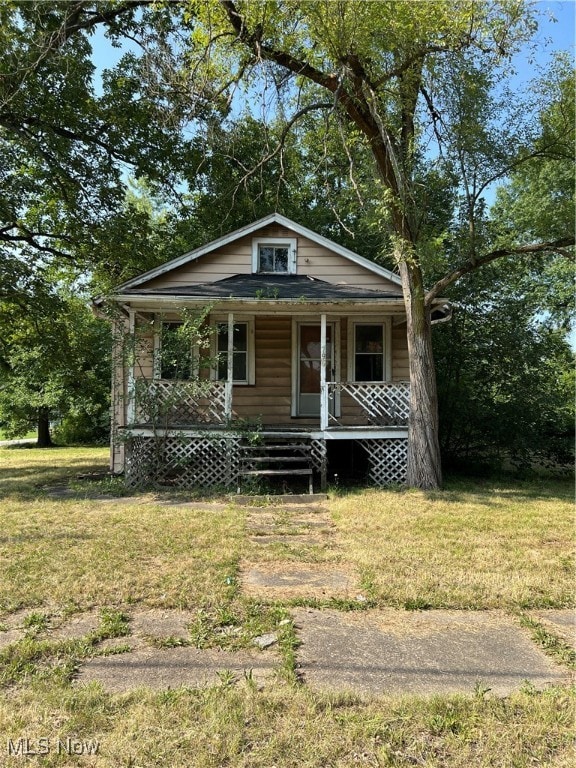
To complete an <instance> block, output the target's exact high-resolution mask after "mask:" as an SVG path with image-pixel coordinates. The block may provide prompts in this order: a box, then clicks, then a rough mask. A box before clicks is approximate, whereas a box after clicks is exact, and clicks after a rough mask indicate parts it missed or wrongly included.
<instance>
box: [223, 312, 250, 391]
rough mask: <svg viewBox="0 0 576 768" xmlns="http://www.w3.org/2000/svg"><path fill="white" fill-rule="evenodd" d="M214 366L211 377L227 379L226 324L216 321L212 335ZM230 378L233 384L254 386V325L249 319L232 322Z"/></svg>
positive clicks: (225, 322)
mask: <svg viewBox="0 0 576 768" xmlns="http://www.w3.org/2000/svg"><path fill="white" fill-rule="evenodd" d="M214 337H215V339H214V352H215V364H214V367H213V371H212V377H213V378H214V379H216V380H217V381H226V380H227V378H228V322H227V321H224V320H217V322H216V333H215V334H214ZM232 377H233V381H234V384H254V380H255V373H254V324H253V321H252V320H251V319H245V320H244V319H243V320H234V328H233V333H232Z"/></svg>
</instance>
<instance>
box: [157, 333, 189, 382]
mask: <svg viewBox="0 0 576 768" xmlns="http://www.w3.org/2000/svg"><path fill="white" fill-rule="evenodd" d="M158 354H159V361H158V362H159V364H158V363H157V364H156V369H157V370H159V373H160V378H161V379H173V380H187V379H191V378H192V376H193V374H194V358H193V348H192V343H191V341H190V337H189V336H188V335H186V334H184V333H183V326H182V323H166V322H163V323H162V330H161V335H160V345H159V350H158ZM156 375H158V374H156Z"/></svg>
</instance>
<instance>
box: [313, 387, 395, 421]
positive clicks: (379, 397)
mask: <svg viewBox="0 0 576 768" xmlns="http://www.w3.org/2000/svg"><path fill="white" fill-rule="evenodd" d="M328 387H329V390H328V391H329V397H330V398H333V397H334V396H335V393H336V392H337V391H339V392H340V393H343V392H344V393H346V394H348V395H350V397H351V398H352V399H353V400H354V401H355V402H356V403H358V405H359V406H360V407H361V408H362V412H363V413H364V415H365V417H366V420H367V422H368V423H369V424H372V425H374V426H378V427H389V426H404V425H406V424H408V415H409V413H410V383H409V382H407V381H400V382H395V383H393V384H392V383H390V382H384V381H382V382H371V383H364V382H352V381H341V382H329V384H328ZM330 418H331V420H332V421H335V422H337V423H338V419H336V417H334V416H330Z"/></svg>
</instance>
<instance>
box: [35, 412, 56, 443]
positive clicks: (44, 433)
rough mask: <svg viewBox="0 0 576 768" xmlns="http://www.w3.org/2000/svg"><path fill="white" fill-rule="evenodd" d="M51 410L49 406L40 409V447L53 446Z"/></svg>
mask: <svg viewBox="0 0 576 768" xmlns="http://www.w3.org/2000/svg"><path fill="white" fill-rule="evenodd" d="M52 445H53V443H52V438H51V437H50V411H49V410H48V409H47V408H39V409H38V442H37V446H38V448H51V447H52Z"/></svg>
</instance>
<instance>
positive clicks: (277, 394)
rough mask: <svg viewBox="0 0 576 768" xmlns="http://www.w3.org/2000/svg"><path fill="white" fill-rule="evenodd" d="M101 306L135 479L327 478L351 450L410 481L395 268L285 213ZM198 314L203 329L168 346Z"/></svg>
mask: <svg viewBox="0 0 576 768" xmlns="http://www.w3.org/2000/svg"><path fill="white" fill-rule="evenodd" d="M99 305H100V309H101V310H102V308H103V306H104V305H107V306H108V307H111V306H112V307H115V308H116V310H117V312H116V317H115V320H114V323H115V331H116V333H115V336H116V352H117V354H116V362H115V366H114V368H115V370H114V377H113V378H114V381H113V402H114V409H113V410H114V413H113V430H112V462H111V463H112V469H113V471H115V472H122V471H124V472H125V474H126V478H127V481H128V483H129V484H131V485H138V484H141V483H143V482H146V481H147V480H150V479H155V480H156V481H158V482H165V483H172V484H175V485H176V486H179V487H187V486H191V485H220V484H223V485H231V486H236V485H237V484H238V485H241V484H242V481H243V480H245V479H248V478H250V477H261V476H266V477H276V476H278V477H279V478H280V477H284V478H285V479H284V482H286V479H288V480H290V478H294V477H298V476H300V475H301V476H302V478H303V479H304V480H308V481H309V484H310V487H311V488H312V484H313V482H318V481H319V482H320V485H321V486H322V487H325V486H326V483H327V480H329V479H331V476H332V475H333V474H335V473H336V470H338V469H340V468H342V467H344V468H345V467H346V466H347V465H349V464H350V461H351V460H352V457H355V460H356V461H358V460H361V457H364V461H365V464H366V470H367V472H368V476H369V479H370V481H371V482H372V483H374V484H376V485H385V484H388V483H396V482H402V481H403V479H404V477H405V471H406V454H407V441H408V411H409V397H410V385H409V381H408V379H409V369H408V349H407V341H406V316H405V310H404V301H403V298H402V290H401V285H400V279H399V277H398V276H397V275H396V274H394V273H393V272H391V271H389V270H387V269H384V268H383V267H381V266H379V265H377V264H375V263H374V262H372V261H369V260H368V259H365V258H363V257H362V256H359V255H358V254H356V253H353V252H352V251H350V250H348V249H346V248H343V247H342V246H340V245H337V244H336V243H334V242H332V241H330V240H328V239H326V238H325V237H322V236H320V235H318V234H316V233H314V232H312V231H311V230H309V229H307V228H306V227H303V226H301V225H300V224H297V223H296V222H294V221H291V220H290V219H287V218H286V217H284V216H282V215H280V214H276V213H275V214H271V215H269V216H266V217H265V218H263V219H260V220H259V221H256V222H254V223H252V224H249V225H247V226H245V227H242V228H241V229H239V230H236V231H235V232H232V233H231V234H228V235H226V236H224V237H220V238H218V239H217V240H214V241H213V242H211V243H208V244H207V245H205V246H202V247H201V248H197V249H195V250H193V251H191V252H189V253H186V254H184V255H183V256H181V257H179V258H177V259H174V260H173V261H170V262H168V263H166V264H163V265H161V266H159V267H156V268H155V269H152V270H150V271H149V272H146V273H144V274H142V275H139V276H138V277H135V278H133V279H132V280H129V281H127V282H125V283H124V284H123V285H121V286H119V288H118V289H117V290H116V291H115V292H114V294H113V295H112V296H110V297H108V298H107V299H106V300H105V301H104V300H99ZM194 313H196V315H194ZM198 313H201V315H200V316H203V320H202V323H203V325H202V327H203V328H204V330H205V331H206V330H207V333H208V338H206V336H204V337H203V339H202V340H201V341H199V342H197V343H194V342H193V341H190V342H189V344H188V347H185V348H184V352H182V350H181V351H180V353H179V354H176V355H174V354H173V355H172V357H170V355H166V354H164V355H163V351H164V352H166V350H167V349H173V347H172V346H171V345H172V341H173V339H174V337H175V336H174V335H175V334H176V333H177V332H178V329H179V328H180V329H181V328H182V325H181V324H182V321H183V318H184V317H189V316H196V317H198V316H199V315H198ZM179 324H180V325H179ZM126 338H127V339H129V340H131V347H130V345H128V346H129V347H130V349H129V350H128V351H127V347H126V344H125V342H122V339H124V340H125V339H126ZM184 358H186V359H184ZM200 361H202V364H201V362H200ZM206 361H208V362H206ZM359 456H360V459H359V458H358V457H359Z"/></svg>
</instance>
